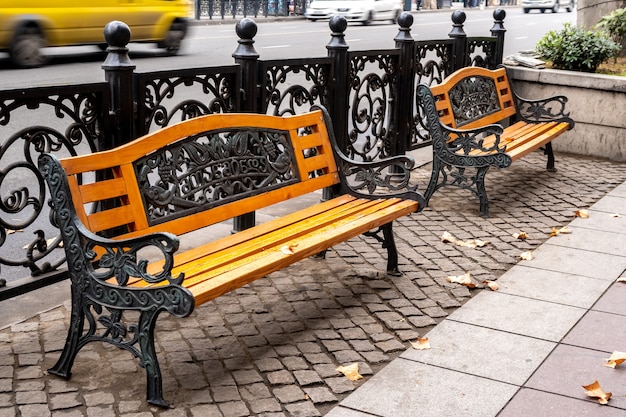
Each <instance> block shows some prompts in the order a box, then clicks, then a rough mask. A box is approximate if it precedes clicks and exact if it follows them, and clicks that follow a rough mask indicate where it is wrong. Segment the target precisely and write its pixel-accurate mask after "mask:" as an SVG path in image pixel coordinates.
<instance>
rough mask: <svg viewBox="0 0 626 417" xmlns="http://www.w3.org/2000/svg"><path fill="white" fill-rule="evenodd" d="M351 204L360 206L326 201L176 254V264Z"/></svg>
mask: <svg viewBox="0 0 626 417" xmlns="http://www.w3.org/2000/svg"><path fill="white" fill-rule="evenodd" d="M351 202H352V203H353V204H358V202H355V198H354V197H352V196H349V195H343V196H340V197H337V198H334V199H332V200H328V201H324V202H322V203H320V204H315V205H313V206H310V207H306V208H304V209H302V210H299V211H297V212H293V213H289V214H286V215H284V216H282V217H279V218H277V219H274V220H270V221H268V222H265V223H261V224H259V225H256V226H255V227H253V228H250V229H246V230H242V231H241V232H237V233H235V234H232V235H229V236H226V237H223V238H221V239H219V240H217V241H213V242H209V243H206V244H205V245H203V246H201V247H198V248H197V249H195V250H189V251H186V252H183V253H179V254H176V256H175V257H174V264H175V265H182V264H184V263H186V262H190V261H192V260H194V259H197V258H198V257H199V256H202V255H210V254H212V253H215V252H217V251H219V250H222V249H223V248H224V247H231V246H235V245H238V244H240V243H242V242H245V241H248V240H252V239H255V238H257V237H259V236H262V235H265V234H268V233H271V232H273V231H275V230H277V229H280V228H283V227H287V226H289V225H292V224H294V223H297V222H299V221H301V220H302V218H303V217H304V218H308V217H313V216H317V215H319V214H320V213H323V212H327V211H329V210H333V209H334V208H336V207H349V203H351ZM199 254H200V255H199ZM162 267H163V262H155V263H152V264H151V265H150V266H149V267H148V272H150V273H155V272H158V271H159V270H160V269H161V268H162Z"/></svg>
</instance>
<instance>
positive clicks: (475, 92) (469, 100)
mask: <svg viewBox="0 0 626 417" xmlns="http://www.w3.org/2000/svg"><path fill="white" fill-rule="evenodd" d="M448 95H449V97H450V106H451V107H452V114H453V115H454V122H455V124H456V126H457V127H461V126H463V125H466V124H468V123H470V122H472V121H474V120H476V119H477V118H480V117H483V116H485V115H488V114H491V113H495V112H498V111H500V110H501V109H500V102H499V100H498V92H497V91H496V85H495V83H494V81H493V79H491V78H489V77H479V76H476V77H467V78H463V79H462V80H461V81H460V82H459V83H458V84H456V85H455V86H454V87H452V88H451V89H450V90H449V92H448Z"/></svg>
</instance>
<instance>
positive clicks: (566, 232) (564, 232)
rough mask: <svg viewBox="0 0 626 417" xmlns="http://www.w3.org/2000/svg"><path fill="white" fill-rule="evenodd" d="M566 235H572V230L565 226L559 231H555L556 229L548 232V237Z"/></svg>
mask: <svg viewBox="0 0 626 417" xmlns="http://www.w3.org/2000/svg"><path fill="white" fill-rule="evenodd" d="M568 233H572V230H571V229H570V228H569V227H567V226H563V227H561V228H560V229H557V228H556V227H553V228H552V231H551V232H550V236H558V235H560V234H564V235H565V234H568Z"/></svg>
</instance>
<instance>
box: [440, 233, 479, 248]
mask: <svg viewBox="0 0 626 417" xmlns="http://www.w3.org/2000/svg"><path fill="white" fill-rule="evenodd" d="M441 241H442V242H443V243H454V244H455V245H458V246H464V247H466V248H482V247H483V246H486V245H488V244H489V242H485V241H484V240H480V239H470V240H460V239H457V238H456V237H454V236H453V235H452V234H451V233H449V232H443V234H442V235H441Z"/></svg>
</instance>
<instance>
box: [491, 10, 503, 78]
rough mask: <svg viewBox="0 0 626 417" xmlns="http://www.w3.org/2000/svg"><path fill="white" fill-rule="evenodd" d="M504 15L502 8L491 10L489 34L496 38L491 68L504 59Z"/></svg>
mask: <svg viewBox="0 0 626 417" xmlns="http://www.w3.org/2000/svg"><path fill="white" fill-rule="evenodd" d="M505 17H506V11H505V10H504V9H496V10H494V11H493V19H494V22H493V27H492V28H491V35H492V36H495V37H496V38H498V40H497V42H496V51H495V54H494V57H493V60H494V62H492V64H493V66H492V67H491V68H492V69H493V68H495V67H497V66H498V65H500V64H502V60H503V59H504V34H505V33H506V29H505V28H504V18H505Z"/></svg>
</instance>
